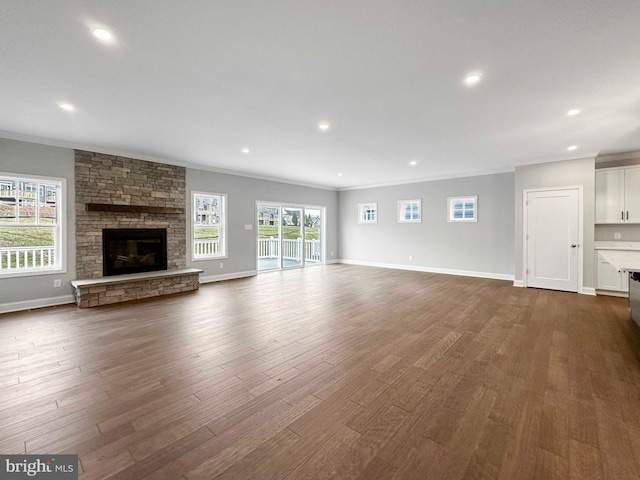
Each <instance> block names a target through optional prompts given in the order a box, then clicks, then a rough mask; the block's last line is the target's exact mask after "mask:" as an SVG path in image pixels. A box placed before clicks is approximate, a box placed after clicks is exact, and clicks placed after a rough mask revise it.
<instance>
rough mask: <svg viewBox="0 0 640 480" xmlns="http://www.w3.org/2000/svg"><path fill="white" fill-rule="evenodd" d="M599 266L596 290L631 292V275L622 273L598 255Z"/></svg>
mask: <svg viewBox="0 0 640 480" xmlns="http://www.w3.org/2000/svg"><path fill="white" fill-rule="evenodd" d="M596 261H597V264H598V272H597V279H596V280H597V282H596V288H597V289H598V290H610V291H613V292H628V291H629V274H628V273H627V272H620V271H618V269H617V268H615V267H614V266H612V265H611V264H610V263H609V262H607V261H606V260H605V259H603V258H602V256H601V255H600V254H599V253H597V257H596Z"/></svg>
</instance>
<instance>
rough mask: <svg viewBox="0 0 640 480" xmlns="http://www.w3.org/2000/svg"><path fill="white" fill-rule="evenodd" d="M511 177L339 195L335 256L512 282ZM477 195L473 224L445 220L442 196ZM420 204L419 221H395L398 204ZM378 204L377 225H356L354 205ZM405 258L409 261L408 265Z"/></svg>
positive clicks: (424, 183)
mask: <svg viewBox="0 0 640 480" xmlns="http://www.w3.org/2000/svg"><path fill="white" fill-rule="evenodd" d="M513 182H514V175H513V173H503V174H497V175H483V176H476V177H466V178H457V179H450V180H439V181H432V182H420V183H412V184H407V185H396V186H388V187H379V188H368V189H358V190H346V191H341V192H339V202H340V222H339V224H338V235H339V241H338V243H339V245H340V257H341V259H342V260H345V261H349V262H356V263H370V264H371V263H374V264H384V265H387V266H398V267H401V268H412V269H417V270H436V271H437V270H439V269H441V270H449V271H463V272H469V273H472V274H477V275H480V276H483V275H486V276H491V277H495V278H511V279H512V278H513V218H514V217H513V215H514V211H513V208H514V198H513V195H514V191H513ZM465 195H477V196H478V221H477V222H472V223H471V222H470V223H450V222H448V221H447V197H451V196H465ZM416 198H421V199H422V222H421V223H417V224H406V223H398V222H397V201H398V200H411V199H416ZM362 202H378V210H379V219H378V223H377V224H358V203H362ZM409 256H412V257H413V259H412V260H409Z"/></svg>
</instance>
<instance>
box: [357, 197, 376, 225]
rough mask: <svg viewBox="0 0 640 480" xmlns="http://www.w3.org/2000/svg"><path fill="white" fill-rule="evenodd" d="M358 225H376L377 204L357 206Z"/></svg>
mask: <svg viewBox="0 0 640 480" xmlns="http://www.w3.org/2000/svg"><path fill="white" fill-rule="evenodd" d="M358 223H378V203H377V202H368V203H359V204H358Z"/></svg>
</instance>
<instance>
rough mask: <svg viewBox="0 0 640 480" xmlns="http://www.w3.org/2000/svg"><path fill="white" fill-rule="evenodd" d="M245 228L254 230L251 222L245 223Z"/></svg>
mask: <svg viewBox="0 0 640 480" xmlns="http://www.w3.org/2000/svg"><path fill="white" fill-rule="evenodd" d="M244 229H245V230H253V225H251V224H250V223H245V224H244Z"/></svg>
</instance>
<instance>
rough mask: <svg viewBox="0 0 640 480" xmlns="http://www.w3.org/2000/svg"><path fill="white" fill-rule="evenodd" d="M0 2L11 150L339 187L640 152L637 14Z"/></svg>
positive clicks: (455, 7)
mask: <svg viewBox="0 0 640 480" xmlns="http://www.w3.org/2000/svg"><path fill="white" fill-rule="evenodd" d="M0 2H1V6H0V10H1V14H0V136H3V137H7V138H24V139H37V141H41V142H43V143H50V144H54V145H55V144H57V145H66V146H71V147H78V148H89V149H92V150H97V151H102V152H110V153H121V154H126V155H130V156H137V157H139V158H147V159H155V160H160V161H166V162H170V163H178V164H184V165H194V166H195V165H197V166H201V167H202V166H204V167H206V168H211V169H214V170H220V171H232V172H238V173H241V174H248V175H255V176H259V177H269V178H278V179H284V180H287V181H291V182H296V183H305V184H313V185H319V186H325V187H330V188H349V187H357V186H365V185H376V184H387V183H401V182H405V181H415V180H422V179H427V178H440V177H446V176H459V175H462V174H474V173H478V172H492V171H493V172H497V171H507V170H510V169H513V167H514V166H517V165H523V164H530V163H538V162H548V161H556V160H564V159H569V158H580V157H587V156H595V155H596V154H597V153H599V152H601V151H618V150H637V149H639V148H640V50H639V47H640V1H638V0H571V1H569V0H535V1H531V0H503V1H496V0H493V1H492V0H485V1H479V0H441V1H427V0H423V1H417V0H416V1H411V0H393V1H374V0H321V1H304V0H272V1H268V0H202V1H193V0H191V1H187V0H181V1H178V0H171V1H168V0H144V1H142V0H109V1H104V0H99V1H96V0H94V1H87V0H56V1H54V2H52V1H49V0H20V1H18V0H16V1H14V0H0ZM98 26H102V27H106V28H108V29H109V30H111V31H112V32H113V33H114V35H115V41H114V42H112V43H110V44H104V43H101V42H99V41H97V40H96V39H95V38H94V37H93V36H92V34H91V31H92V29H93V28H95V27H98ZM473 71H480V72H482V75H483V78H482V81H481V82H480V83H479V84H477V85H476V86H474V87H467V86H466V85H465V84H464V83H463V80H464V78H465V76H466V75H467V74H468V73H470V72H473ZM63 101H65V102H69V103H72V104H73V105H75V107H76V111H75V112H72V113H69V112H65V111H62V110H61V109H60V108H58V106H57V104H58V103H59V102H63ZM573 107H579V108H581V109H582V113H581V114H580V115H578V116H575V117H568V116H567V115H566V112H567V111H568V110H569V109H570V108H573ZM322 120H326V121H329V122H330V124H331V128H330V130H329V131H327V132H324V133H323V132H321V131H319V130H318V128H317V124H318V122H319V121H322ZM572 144H575V145H578V147H579V148H578V149H577V150H575V151H573V152H569V151H567V147H568V146H569V145H572ZM245 146H246V147H249V148H250V149H251V153H250V154H248V155H246V154H243V153H241V149H242V148H243V147H245ZM411 160H415V161H417V162H418V163H417V165H415V166H413V167H412V166H410V165H409V162H410V161H411ZM339 172H341V173H342V174H343V175H342V176H340V177H339V176H338V173H339Z"/></svg>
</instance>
